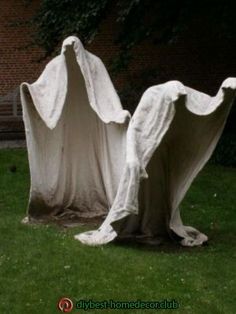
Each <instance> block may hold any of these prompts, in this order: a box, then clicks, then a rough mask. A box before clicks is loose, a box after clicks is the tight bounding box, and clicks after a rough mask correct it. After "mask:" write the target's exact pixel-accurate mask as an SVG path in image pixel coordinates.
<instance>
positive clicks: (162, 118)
mask: <svg viewBox="0 0 236 314" xmlns="http://www.w3.org/2000/svg"><path fill="white" fill-rule="evenodd" d="M235 89H236V79H234V78H229V79H227V80H225V81H224V82H223V84H222V86H221V87H220V89H219V91H218V93H217V95H216V96H215V97H210V96H208V95H206V94H204V93H200V92H198V91H196V90H193V89H191V88H188V87H185V86H184V85H183V84H181V83H180V82H178V81H171V82H167V83H165V84H161V85H157V86H153V87H151V88H149V89H148V90H147V91H146V92H145V93H144V94H143V96H142V98H141V101H140V103H139V105H138V107H137V109H136V111H135V113H134V115H133V117H132V119H131V120H130V122H129V118H130V115H129V113H128V112H127V111H126V110H123V109H122V106H121V104H120V101H119V98H118V96H117V94H116V92H115V89H114V87H113V85H112V83H111V80H110V78H109V75H108V73H107V71H106V69H105V67H104V65H103V63H102V62H101V61H100V59H98V58H97V57H96V56H94V55H92V54H91V53H89V52H87V51H86V50H85V49H84V48H83V46H82V44H81V43H80V41H79V40H78V39H77V38H76V37H69V38H67V39H66V40H65V41H64V43H63V46H62V52H61V54H60V55H59V56H58V57H56V58H54V59H53V60H52V61H51V62H50V63H49V64H48V66H47V67H46V69H45V70H44V72H43V73H42V75H41V76H40V78H39V79H38V80H37V81H36V82H35V83H33V84H31V85H30V84H27V83H23V84H22V85H21V99H22V105H23V117H24V122H25V129H26V138H27V146H28V156H29V163H30V173H31V191H30V199H29V208H28V216H29V218H34V219H41V218H43V217H45V216H46V217H48V216H53V215H58V214H61V213H63V212H66V211H67V210H72V211H74V212H75V213H76V214H77V215H78V216H79V217H95V216H100V215H104V214H107V213H108V214H107V217H106V219H105V221H104V223H103V224H102V226H101V227H100V228H99V229H98V230H95V231H90V232H86V233H82V234H79V235H76V236H75V238H76V239H79V240H80V241H81V242H83V243H85V244H88V245H100V244H104V243H107V242H109V241H111V240H113V239H114V238H115V237H116V236H117V235H118V236H120V237H130V236H132V237H136V238H138V239H141V240H142V241H153V240H155V239H156V240H157V241H158V239H160V238H162V237H165V236H170V237H174V238H176V237H177V238H178V239H179V240H180V242H181V243H182V244H183V245H187V246H194V245H200V244H202V243H203V242H205V241H206V240H207V236H206V235H204V234H202V233H200V232H199V231H198V230H196V229H194V228H192V227H189V226H184V225H183V223H182V221H181V217H180V213H179V204H180V202H181V201H182V199H183V197H184V195H185V193H186V192H187V190H188V188H189V187H190V185H191V183H192V181H193V179H194V178H195V177H196V175H197V174H198V172H199V171H200V170H201V168H202V167H203V166H204V164H205V163H206V162H207V160H208V159H209V158H210V156H211V154H212V152H213V150H214V148H215V146H216V144H217V141H218V139H219V137H220V135H221V133H222V130H223V127H224V124H225V121H226V118H227V115H228V113H229V110H230V107H231V104H232V101H233V99H234V96H235ZM128 122H129V123H128ZM143 179H145V180H143Z"/></svg>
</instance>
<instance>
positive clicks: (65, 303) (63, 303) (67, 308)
mask: <svg viewBox="0 0 236 314" xmlns="http://www.w3.org/2000/svg"><path fill="white" fill-rule="evenodd" d="M57 306H58V309H59V310H60V311H61V312H63V313H70V312H71V311H72V309H73V302H72V301H71V299H69V298H61V299H60V300H59V301H58V304H57Z"/></svg>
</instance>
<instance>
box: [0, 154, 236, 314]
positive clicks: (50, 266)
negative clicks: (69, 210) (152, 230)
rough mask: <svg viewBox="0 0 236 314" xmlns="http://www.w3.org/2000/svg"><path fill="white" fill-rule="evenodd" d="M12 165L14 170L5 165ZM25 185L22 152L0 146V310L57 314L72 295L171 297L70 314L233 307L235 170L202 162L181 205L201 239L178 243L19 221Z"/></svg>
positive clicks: (187, 221)
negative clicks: (78, 237) (140, 241)
mask: <svg viewBox="0 0 236 314" xmlns="http://www.w3.org/2000/svg"><path fill="white" fill-rule="evenodd" d="M12 165H15V166H16V168H17V169H16V172H11V171H10V167H11V166H12ZM28 191H29V171H28V163H27V156H26V151H25V150H23V149H18V150H17V149H11V150H0V211H1V219H0V237H1V242H0V276H1V277H0V278H1V284H0V313H1V314H5V313H7V314H9V313H10V314H15V313H17V314H23V313H24V314H25V313H30V314H32V313H44V314H46V313H48V314H53V313H59V311H58V310H57V308H56V304H57V301H58V299H59V298H60V297H62V296H67V297H70V298H71V299H72V300H73V301H76V300H77V301H79V300H81V299H85V300H87V299H93V300H98V301H102V300H110V299H114V300H116V301H118V300H137V299H141V300H155V301H157V300H163V299H175V300H176V301H178V302H179V303H180V308H179V309H178V310H159V311H158V310H89V311H87V312H85V311H84V310H79V309H74V310H73V311H72V313H76V314H78V313H95V314H96V313H99V314H100V313H109V314H110V313H120V314H123V313H140V314H142V313H150V314H153V313H156V312H163V313H170V312H171V313H186V314H191V313H197V314H201V313H203V314H208V313H214V314H218V313H219V314H222V313H225V314H234V313H236V298H235V295H236V271H235V270H236V219H235V218H236V210H235V209H236V169H231V168H224V167H220V166H213V165H208V166H207V167H206V168H205V169H204V171H203V172H202V173H201V174H200V176H199V177H198V178H197V180H196V181H195V182H194V184H193V186H192V188H191V189H190V191H189V192H188V194H187V196H186V198H185V200H184V202H183V204H182V205H181V210H182V217H183V220H184V222H185V224H190V225H192V226H194V227H196V228H198V229H200V230H201V231H202V232H204V233H206V234H207V235H208V236H209V244H208V245H207V246H204V247H199V248H183V247H180V246H177V245H176V244H171V243H169V244H168V243H166V244H163V245H161V246H159V247H148V246H141V245H135V244H133V245H130V244H129V245H128V244H126V245H124V244H118V243H111V244H109V245H106V246H102V247H95V248H94V247H87V246H84V245H82V244H80V242H78V241H75V240H74V239H73V235H74V234H76V233H78V232H79V231H81V230H84V229H85V227H76V228H72V229H62V228H59V227H57V226H54V225H49V226H45V225H31V226H25V225H23V224H21V220H22V218H23V217H24V216H25V212H26V207H27V201H28Z"/></svg>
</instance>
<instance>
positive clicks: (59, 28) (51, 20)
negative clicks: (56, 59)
mask: <svg viewBox="0 0 236 314" xmlns="http://www.w3.org/2000/svg"><path fill="white" fill-rule="evenodd" d="M108 2H109V1H108V0H100V1H94V0H61V1H58V0H43V1H41V4H40V7H39V10H38V11H37V13H36V15H35V16H34V17H33V19H32V20H31V24H32V26H34V27H36V32H35V34H34V37H33V42H34V43H35V44H36V45H38V46H40V47H42V48H43V49H44V50H45V51H46V55H50V54H52V53H53V52H54V51H55V49H56V48H57V46H58V43H59V42H61V41H62V40H63V39H65V37H67V36H68V35H72V34H79V36H80V38H81V40H82V41H84V42H90V41H91V40H92V39H93V38H94V36H95V35H96V33H97V31H98V25H99V23H100V21H101V20H102V19H103V18H104V17H105V15H106V9H107V6H108Z"/></svg>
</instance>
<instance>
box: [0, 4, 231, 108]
mask: <svg viewBox="0 0 236 314" xmlns="http://www.w3.org/2000/svg"><path fill="white" fill-rule="evenodd" d="M38 3H39V1H37V0H35V1H33V6H30V7H25V6H24V1H23V0H8V1H2V3H1V11H0V66H1V67H0V68H1V71H0V96H2V95H5V94H7V93H11V92H12V91H13V90H14V89H15V88H16V87H17V86H19V84H20V83H21V82H23V81H27V82H32V81H34V80H35V79H36V78H37V77H38V76H39V74H40V73H41V71H42V70H43V67H44V65H45V62H44V63H37V62H35V60H37V59H38V58H39V57H40V56H41V54H42V51H41V50H40V49H38V48H32V47H31V48H29V49H21V48H22V47H23V46H24V45H26V44H27V43H28V42H29V39H30V33H31V32H30V29H29V28H28V27H26V26H20V27H12V26H10V24H11V22H14V21H16V20H21V21H25V20H27V19H28V18H29V17H30V16H32V14H33V12H34V10H35V8H37V4H38ZM114 19H115V14H114V13H112V12H111V14H110V15H109V16H108V18H107V19H106V21H104V22H103V23H102V25H101V28H100V33H99V34H98V36H97V37H96V38H95V40H94V42H92V44H89V45H87V46H86V48H87V49H88V50H89V51H91V52H92V53H94V54H96V55H98V56H99V57H100V58H101V59H102V60H103V61H104V63H105V64H106V65H107V66H108V65H109V62H110V60H111V59H112V57H113V56H114V55H116V53H117V46H116V45H115V44H114V42H113V39H114V34H116V32H117V30H118V26H117V25H116V24H115V23H114ZM206 32H207V33H208V35H207V38H208V39H206V36H205V34H206ZM217 35H218V34H216V33H215V30H214V27H212V25H209V24H208V18H207V14H206V18H205V21H204V22H202V21H201V23H200V22H199V21H198V20H194V21H193V22H192V25H191V27H190V29H189V30H188V31H186V32H185V34H183V36H182V38H181V39H180V41H179V42H178V44H173V45H169V46H167V45H158V46H154V45H153V44H151V43H150V42H146V43H144V44H142V45H140V46H139V47H137V48H136V50H135V57H134V59H133V61H132V62H131V64H130V67H129V69H128V70H127V71H123V72H121V73H120V74H119V75H116V76H114V75H112V80H113V81H114V84H115V87H116V88H117V89H118V91H121V90H122V89H123V87H125V86H127V85H128V84H129V83H130V81H132V80H136V79H137V77H138V76H139V73H140V71H142V69H143V68H144V67H146V66H147V65H148V66H150V67H153V68H154V70H156V77H155V76H154V78H153V80H152V81H147V82H144V83H143V88H142V89H140V91H139V93H138V95H137V98H136V99H135V100H134V104H133V106H135V105H136V103H137V100H138V99H139V97H140V96H141V93H142V92H143V90H144V89H146V88H147V87H148V86H149V85H150V83H151V84H159V83H162V82H164V81H167V80H172V79H177V80H180V81H182V82H183V83H184V84H186V85H188V86H190V87H193V88H196V89H198V90H201V91H203V92H206V93H210V94H215V92H216V91H217V89H218V87H219V85H220V84H221V82H222V81H223V79H224V78H226V77H228V76H235V72H236V63H235V52H236V43H235V42H232V41H230V40H227V39H226V38H221V39H219V37H218V36H217ZM148 84H149V85H148ZM124 105H125V106H126V103H125V100H124Z"/></svg>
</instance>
